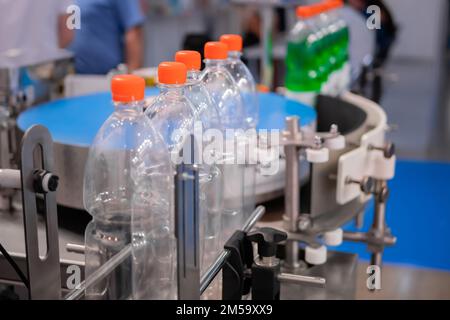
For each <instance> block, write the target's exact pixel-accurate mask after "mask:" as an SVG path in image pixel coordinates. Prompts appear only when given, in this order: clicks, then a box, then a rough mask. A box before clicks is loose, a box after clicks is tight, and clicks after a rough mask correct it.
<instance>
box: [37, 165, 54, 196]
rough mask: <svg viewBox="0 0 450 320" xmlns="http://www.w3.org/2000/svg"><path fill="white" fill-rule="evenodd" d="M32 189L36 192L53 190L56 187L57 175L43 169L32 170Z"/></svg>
mask: <svg viewBox="0 0 450 320" xmlns="http://www.w3.org/2000/svg"><path fill="white" fill-rule="evenodd" d="M33 178H34V183H33V186H34V190H35V192H37V193H47V192H55V191H56V189H57V188H58V183H59V177H58V176H56V175H54V174H52V173H51V172H48V171H45V170H36V171H34V175H33Z"/></svg>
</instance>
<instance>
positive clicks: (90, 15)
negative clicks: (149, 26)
mask: <svg viewBox="0 0 450 320" xmlns="http://www.w3.org/2000/svg"><path fill="white" fill-rule="evenodd" d="M76 4H77V5H78V6H79V7H80V11H81V28H80V29H79V30H76V32H75V39H74V41H73V43H72V45H71V46H70V48H69V49H70V50H71V51H72V52H73V53H74V54H75V69H76V72H77V73H80V74H107V73H108V72H109V71H110V70H112V69H115V68H116V67H117V66H118V65H119V64H121V63H125V64H126V65H127V67H128V70H129V71H130V72H132V71H133V70H136V69H138V68H140V67H141V66H142V63H143V30H142V29H143V28H142V25H143V23H144V21H145V16H144V13H143V4H142V3H141V1H139V0H125V1H124V0H76Z"/></svg>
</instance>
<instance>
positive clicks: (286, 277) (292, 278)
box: [278, 273, 327, 288]
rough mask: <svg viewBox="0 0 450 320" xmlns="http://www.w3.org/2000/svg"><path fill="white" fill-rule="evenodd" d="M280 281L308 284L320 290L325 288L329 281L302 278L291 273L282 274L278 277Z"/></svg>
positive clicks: (317, 278) (307, 277)
mask: <svg viewBox="0 0 450 320" xmlns="http://www.w3.org/2000/svg"><path fill="white" fill-rule="evenodd" d="M278 280H279V281H280V282H284V283H293V284H303V285H305V284H306V285H310V286H314V287H320V288H323V287H325V284H326V282H327V280H326V279H325V278H322V277H310V276H301V275H297V274H289V273H280V274H279V275H278Z"/></svg>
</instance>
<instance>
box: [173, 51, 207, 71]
mask: <svg viewBox="0 0 450 320" xmlns="http://www.w3.org/2000/svg"><path fill="white" fill-rule="evenodd" d="M175 61H176V62H181V63H184V64H185V65H186V68H187V69H188V70H200V68H201V65H202V55H201V54H200V52H197V51H192V50H182V51H178V52H177V53H176V54H175Z"/></svg>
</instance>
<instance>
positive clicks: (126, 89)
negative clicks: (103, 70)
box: [111, 74, 145, 102]
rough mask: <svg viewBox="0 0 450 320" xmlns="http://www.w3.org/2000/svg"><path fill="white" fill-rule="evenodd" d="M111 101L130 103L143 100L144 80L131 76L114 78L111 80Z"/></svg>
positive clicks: (125, 75) (122, 75) (123, 75)
mask: <svg viewBox="0 0 450 320" xmlns="http://www.w3.org/2000/svg"><path fill="white" fill-rule="evenodd" d="M111 92H112V97H113V101H116V102H132V101H141V100H144V96H145V80H144V79H143V78H141V77H138V76H135V75H132V74H121V75H117V76H114V77H113V78H112V80H111Z"/></svg>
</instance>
